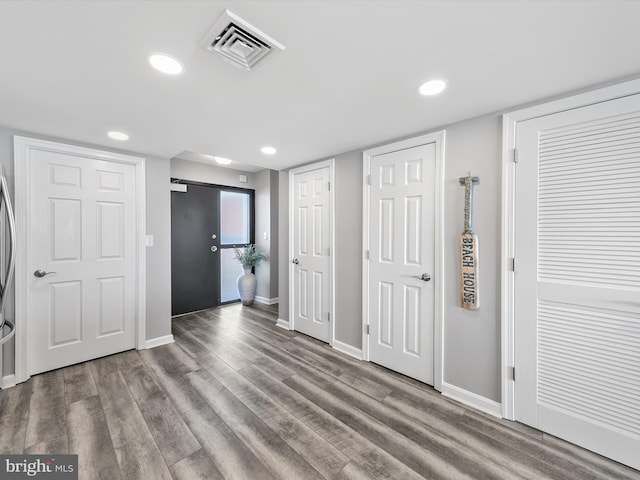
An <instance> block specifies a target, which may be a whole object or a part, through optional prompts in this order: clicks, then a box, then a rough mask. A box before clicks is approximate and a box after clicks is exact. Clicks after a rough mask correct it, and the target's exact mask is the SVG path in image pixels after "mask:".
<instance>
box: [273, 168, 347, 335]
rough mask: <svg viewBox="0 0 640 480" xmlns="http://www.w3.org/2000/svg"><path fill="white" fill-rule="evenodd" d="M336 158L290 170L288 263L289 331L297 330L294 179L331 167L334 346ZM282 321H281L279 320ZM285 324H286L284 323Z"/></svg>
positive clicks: (332, 324) (334, 325)
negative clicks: (295, 322)
mask: <svg viewBox="0 0 640 480" xmlns="http://www.w3.org/2000/svg"><path fill="white" fill-rule="evenodd" d="M335 161H336V159H335V158H330V159H328V160H322V161H320V162H315V163H311V164H309V165H303V166H301V167H296V168H292V169H291V170H289V258H288V259H287V262H288V264H289V326H288V328H289V330H295V325H294V315H293V312H294V304H293V303H294V289H293V276H294V268H293V263H291V260H292V259H293V257H294V256H295V254H294V241H293V221H294V218H293V217H294V213H295V212H294V211H293V199H294V198H293V197H294V187H293V177H294V176H295V175H297V174H300V173H306V172H311V171H313V170H318V169H320V168H325V167H329V182H330V185H331V187H330V189H329V201H330V202H331V205H330V206H329V216H330V218H329V225H330V228H331V240H330V246H329V248H330V250H329V252H330V257H331V258H330V259H329V265H330V267H329V270H330V272H329V285H330V287H329V294H330V296H331V298H330V299H329V311H330V314H331V319H330V323H331V334H330V338H329V345H331V346H333V344H334V342H335V339H336V306H335V298H336V295H335V293H336V292H335V290H336V283H335V278H334V272H335V271H336V255H335V251H336V248H335V247H336V228H335V226H336V193H335V192H336V189H335V173H334V172H335ZM278 321H280V319H278ZM283 323H284V322H283Z"/></svg>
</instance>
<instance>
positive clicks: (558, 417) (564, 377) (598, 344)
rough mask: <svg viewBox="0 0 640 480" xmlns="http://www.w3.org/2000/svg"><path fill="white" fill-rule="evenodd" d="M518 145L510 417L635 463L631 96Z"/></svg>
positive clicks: (639, 208) (636, 268)
mask: <svg viewBox="0 0 640 480" xmlns="http://www.w3.org/2000/svg"><path fill="white" fill-rule="evenodd" d="M516 143H517V147H518V150H519V153H520V161H519V163H518V165H517V167H516V190H515V191H516V212H515V213H516V219H517V220H516V239H515V248H516V257H517V259H518V269H517V271H516V274H515V302H514V303H515V335H516V343H515V355H516V369H517V376H516V383H515V413H516V419H517V420H519V421H522V422H524V423H527V424H529V425H532V426H534V427H537V428H539V429H541V430H543V431H545V432H549V433H551V434H553V435H556V436H558V437H561V438H564V439H566V440H569V441H571V442H573V443H576V444H578V445H582V446H583V447H586V448H588V449H591V450H593V451H596V452H598V453H600V454H602V455H605V456H607V457H610V458H613V459H615V460H618V461H619V462H622V463H625V464H627V465H630V466H632V467H634V468H640V95H635V96H630V97H627V98H623V99H618V100H613V101H608V102H604V103H600V104H595V105H591V106H588V107H583V108H578V109H575V110H570V111H567V112H563V113H558V114H554V115H549V116H546V117H541V118H536V119H532V120H528V121H525V122H521V123H519V124H518V125H517V130H516Z"/></svg>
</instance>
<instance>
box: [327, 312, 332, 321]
mask: <svg viewBox="0 0 640 480" xmlns="http://www.w3.org/2000/svg"><path fill="white" fill-rule="evenodd" d="M327 322H331V312H327Z"/></svg>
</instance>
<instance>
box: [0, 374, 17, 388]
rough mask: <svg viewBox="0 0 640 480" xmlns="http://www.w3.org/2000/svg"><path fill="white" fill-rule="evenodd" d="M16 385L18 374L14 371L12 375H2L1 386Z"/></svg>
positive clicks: (9, 386)
mask: <svg viewBox="0 0 640 480" xmlns="http://www.w3.org/2000/svg"><path fill="white" fill-rule="evenodd" d="M15 386H16V376H15V375H14V374H13V373H12V374H11V375H5V376H4V377H2V381H1V382H0V388H2V389H5V388H11V387H15Z"/></svg>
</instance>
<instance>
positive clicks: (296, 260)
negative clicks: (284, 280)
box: [291, 258, 300, 265]
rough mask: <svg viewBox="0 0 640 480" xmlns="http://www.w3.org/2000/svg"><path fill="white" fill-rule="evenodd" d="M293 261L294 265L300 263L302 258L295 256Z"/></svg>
mask: <svg viewBox="0 0 640 480" xmlns="http://www.w3.org/2000/svg"><path fill="white" fill-rule="evenodd" d="M291 263H293V264H294V265H298V264H299V263H300V260H298V259H297V258H294V259H293V260H291Z"/></svg>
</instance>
